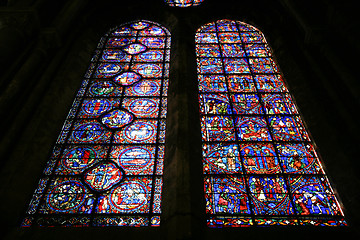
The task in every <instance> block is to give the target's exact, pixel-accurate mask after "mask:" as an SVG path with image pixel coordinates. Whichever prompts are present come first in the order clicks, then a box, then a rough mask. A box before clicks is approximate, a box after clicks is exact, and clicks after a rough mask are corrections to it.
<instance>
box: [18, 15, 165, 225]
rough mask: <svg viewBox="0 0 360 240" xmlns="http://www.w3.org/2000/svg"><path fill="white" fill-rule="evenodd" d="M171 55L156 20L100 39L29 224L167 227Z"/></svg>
mask: <svg viewBox="0 0 360 240" xmlns="http://www.w3.org/2000/svg"><path fill="white" fill-rule="evenodd" d="M169 61H170V33H169V31H168V30H167V29H166V28H164V27H162V26H161V25H159V24H157V23H154V22H150V21H145V20H141V21H134V22H130V23H127V24H123V25H121V26H119V27H117V28H114V29H112V30H111V31H109V33H107V34H106V35H105V36H104V37H103V38H102V39H101V40H100V43H99V44H98V47H97V49H96V51H95V54H94V56H93V58H92V61H91V64H90V67H89V70H88V71H87V73H86V74H85V79H84V80H83V82H82V85H81V87H80V90H79V91H78V94H77V95H76V98H75V101H74V103H73V106H72V107H71V109H70V112H69V115H68V117H67V119H66V121H65V124H64V126H63V129H62V131H61V132H60V135H59V138H58V140H57V142H56V144H55V147H54V150H53V152H52V155H51V158H50V160H49V161H48V163H47V166H46V169H45V171H44V173H43V176H42V177H41V180H40V182H39V186H38V187H37V189H36V190H35V193H34V195H33V198H32V200H31V202H30V204H29V208H28V210H27V212H26V217H25V219H24V221H23V223H22V226H23V227H29V226H81V227H103V226H135V227H140V226H159V225H160V216H161V191H162V182H163V178H162V175H163V166H164V151H165V149H164V148H165V145H164V143H165V128H166V114H167V87H168V77H169Z"/></svg>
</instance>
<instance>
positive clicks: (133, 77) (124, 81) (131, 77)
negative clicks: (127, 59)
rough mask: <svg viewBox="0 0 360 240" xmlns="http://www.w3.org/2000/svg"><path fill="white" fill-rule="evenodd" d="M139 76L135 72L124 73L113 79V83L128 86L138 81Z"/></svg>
mask: <svg viewBox="0 0 360 240" xmlns="http://www.w3.org/2000/svg"><path fill="white" fill-rule="evenodd" d="M140 79H141V76H140V75H139V74H137V73H135V72H124V73H122V74H120V75H119V76H116V77H115V78H114V81H115V82H116V83H118V84H121V85H123V86H129V85H132V84H133V83H136V82H138V81H140Z"/></svg>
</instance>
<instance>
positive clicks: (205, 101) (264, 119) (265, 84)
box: [195, 20, 347, 227]
mask: <svg viewBox="0 0 360 240" xmlns="http://www.w3.org/2000/svg"><path fill="white" fill-rule="evenodd" d="M195 42H196V55H197V69H198V70H197V72H198V86H199V106H200V116H201V132H202V142H203V172H204V192H205V200H206V214H207V224H208V226H209V227H248V226H266V225H316V226H346V225H347V223H346V221H345V219H344V214H343V212H342V209H341V206H340V204H339V202H338V200H337V197H336V196H335V194H334V191H333V189H332V188H331V186H330V184H329V181H328V179H327V177H326V175H325V172H324V170H323V168H322V166H321V162H320V158H319V156H318V154H317V153H316V149H315V146H314V144H313V142H312V141H311V139H310V137H309V134H308V132H307V130H306V128H305V126H304V123H303V121H302V119H301V117H300V115H299V112H298V110H297V108H296V106H295V103H294V101H293V99H292V97H291V95H290V94H289V93H288V90H287V87H286V84H285V81H284V79H283V77H282V76H281V73H280V72H279V69H278V67H277V65H276V63H275V61H274V59H273V58H272V56H273V55H272V52H271V50H270V47H269V45H268V44H267V42H266V40H265V37H264V35H263V34H262V33H261V32H260V31H259V30H258V29H256V28H255V27H253V26H250V25H248V24H246V23H243V22H239V21H232V20H219V21H216V22H213V23H209V24H206V25H204V26H202V27H201V28H200V29H199V30H198V31H197V32H196V38H195Z"/></svg>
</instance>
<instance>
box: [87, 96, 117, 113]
mask: <svg viewBox="0 0 360 240" xmlns="http://www.w3.org/2000/svg"><path fill="white" fill-rule="evenodd" d="M83 104H84V106H83V109H84V111H85V112H86V113H87V114H90V115H99V114H101V113H103V112H106V111H109V110H110V108H111V102H110V101H109V100H107V99H91V100H84V103H83Z"/></svg>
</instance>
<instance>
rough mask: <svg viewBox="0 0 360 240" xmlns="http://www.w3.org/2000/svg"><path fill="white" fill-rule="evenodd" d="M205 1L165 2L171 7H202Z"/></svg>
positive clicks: (180, 0) (167, 0)
mask: <svg viewBox="0 0 360 240" xmlns="http://www.w3.org/2000/svg"><path fill="white" fill-rule="evenodd" d="M203 1H204V0H165V2H166V3H167V4H168V5H169V6H171V7H192V6H198V5H200V4H201V3H202V2H203Z"/></svg>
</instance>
